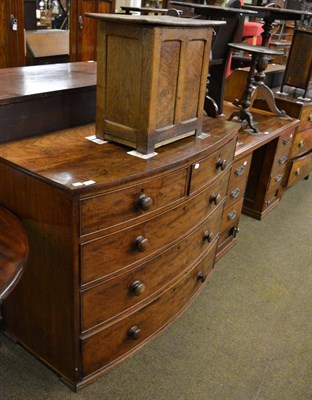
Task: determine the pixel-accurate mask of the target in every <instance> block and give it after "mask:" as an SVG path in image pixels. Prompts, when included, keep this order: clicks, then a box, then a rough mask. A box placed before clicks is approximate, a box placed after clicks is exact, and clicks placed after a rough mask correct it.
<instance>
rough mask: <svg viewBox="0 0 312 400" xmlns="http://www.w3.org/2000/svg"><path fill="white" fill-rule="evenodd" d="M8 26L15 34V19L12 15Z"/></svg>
mask: <svg viewBox="0 0 312 400" xmlns="http://www.w3.org/2000/svg"><path fill="white" fill-rule="evenodd" d="M10 25H11V30H12V31H14V32H16V31H17V19H16V18H15V17H14V15H10Z"/></svg>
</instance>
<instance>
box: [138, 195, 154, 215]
mask: <svg viewBox="0 0 312 400" xmlns="http://www.w3.org/2000/svg"><path fill="white" fill-rule="evenodd" d="M152 205H153V199H152V198H151V197H149V196H147V195H146V194H143V193H142V194H141V196H140V197H139V200H138V206H139V208H140V209H141V210H142V211H148V210H149V209H150V208H151V207H152Z"/></svg>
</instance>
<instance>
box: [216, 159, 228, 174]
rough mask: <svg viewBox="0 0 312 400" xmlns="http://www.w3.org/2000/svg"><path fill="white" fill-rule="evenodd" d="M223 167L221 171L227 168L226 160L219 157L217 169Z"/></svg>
mask: <svg viewBox="0 0 312 400" xmlns="http://www.w3.org/2000/svg"><path fill="white" fill-rule="evenodd" d="M219 168H220V169H221V171H224V170H225V168H226V160H221V158H219V160H218V161H217V163H216V169H219Z"/></svg>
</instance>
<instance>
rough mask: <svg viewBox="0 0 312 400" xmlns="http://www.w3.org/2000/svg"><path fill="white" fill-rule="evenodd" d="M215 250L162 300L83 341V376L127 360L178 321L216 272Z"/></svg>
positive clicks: (154, 301)
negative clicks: (167, 326)
mask: <svg viewBox="0 0 312 400" xmlns="http://www.w3.org/2000/svg"><path fill="white" fill-rule="evenodd" d="M215 248H216V242H215V244H214V246H213V247H211V248H210V249H209V250H208V253H207V254H206V255H205V257H204V258H203V259H202V261H200V262H199V263H198V264H197V265H196V266H195V267H194V268H193V269H192V270H191V271H190V272H189V273H188V274H187V275H185V276H184V277H182V278H181V279H180V280H179V281H177V282H176V283H175V285H174V286H172V287H171V288H169V289H168V290H167V291H166V292H165V293H163V294H162V295H161V296H160V297H158V298H156V299H155V300H153V301H152V302H151V303H149V304H148V305H146V306H145V307H143V308H141V309H140V310H138V311H136V312H135V313H133V314H132V315H130V316H128V317H127V318H124V319H122V320H121V321H119V322H116V323H115V324H113V325H111V326H109V327H108V328H106V329H103V330H101V331H100V332H98V333H95V334H93V335H89V336H88V337H86V338H85V339H84V340H82V370H83V371H82V373H83V376H88V375H90V374H92V373H93V372H95V371H97V370H98V369H101V368H103V369H105V367H109V366H110V365H111V363H112V362H113V361H114V360H117V359H122V358H124V357H126V356H127V355H128V353H129V352H132V351H134V350H136V349H138V348H140V347H141V346H142V344H143V343H144V342H147V341H148V340H149V339H151V338H152V337H153V336H154V335H155V334H156V333H159V332H160V331H161V330H162V329H163V328H164V327H165V326H166V325H168V323H169V322H170V321H172V320H173V319H174V318H176V317H177V316H178V315H179V314H180V313H181V312H182V311H183V310H184V308H185V307H186V306H187V305H188V303H190V301H191V300H192V298H193V297H194V296H195V295H196V294H198V292H199V290H200V289H201V288H202V287H203V286H204V285H203V283H204V282H205V281H206V280H207V278H208V277H209V275H210V273H211V271H212V268H213V262H214V254H215Z"/></svg>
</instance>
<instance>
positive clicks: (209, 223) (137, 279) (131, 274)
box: [81, 208, 222, 332]
mask: <svg viewBox="0 0 312 400" xmlns="http://www.w3.org/2000/svg"><path fill="white" fill-rule="evenodd" d="M221 213H222V208H218V209H217V210H216V212H215V213H214V214H213V215H212V216H211V217H209V218H208V220H206V221H205V222H204V223H203V224H201V225H200V226H198V227H197V228H196V229H195V230H194V231H192V232H191V233H190V234H189V235H188V236H186V237H185V238H184V239H183V240H181V241H180V242H178V243H177V244H175V245H174V246H172V247H170V248H169V249H168V250H166V251H164V252H162V253H161V254H160V255H159V256H158V257H155V258H152V259H151V260H149V261H147V262H145V263H143V264H140V265H139V266H138V267H136V268H133V269H131V270H130V271H127V272H126V273H124V274H121V275H117V276H116V277H114V278H113V279H109V280H106V281H104V282H101V283H99V284H97V285H95V286H91V287H88V288H86V289H83V290H82V291H81V330H82V332H84V331H86V330H88V329H90V328H92V327H95V326H97V325H99V324H102V323H104V322H105V321H108V320H110V319H112V318H115V317H116V316H119V315H120V314H122V313H124V312H126V311H127V310H128V309H130V308H131V309H133V308H134V307H137V306H139V305H140V304H141V303H142V302H144V301H146V299H148V298H150V297H151V296H155V295H157V293H158V292H159V291H160V290H163V289H164V288H165V287H166V286H167V285H168V284H170V282H172V281H173V280H175V279H177V278H178V276H179V275H180V274H181V273H184V271H185V270H187V269H188V268H189V267H190V265H191V264H192V263H193V262H194V260H196V259H199V258H200V257H201V256H202V254H204V253H205V252H206V251H207V249H208V248H210V247H211V246H214V243H215V242H216V240H217V239H218V234H219V230H220V223H221ZM207 236H208V237H207ZM209 238H210V240H208V239H209Z"/></svg>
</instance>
